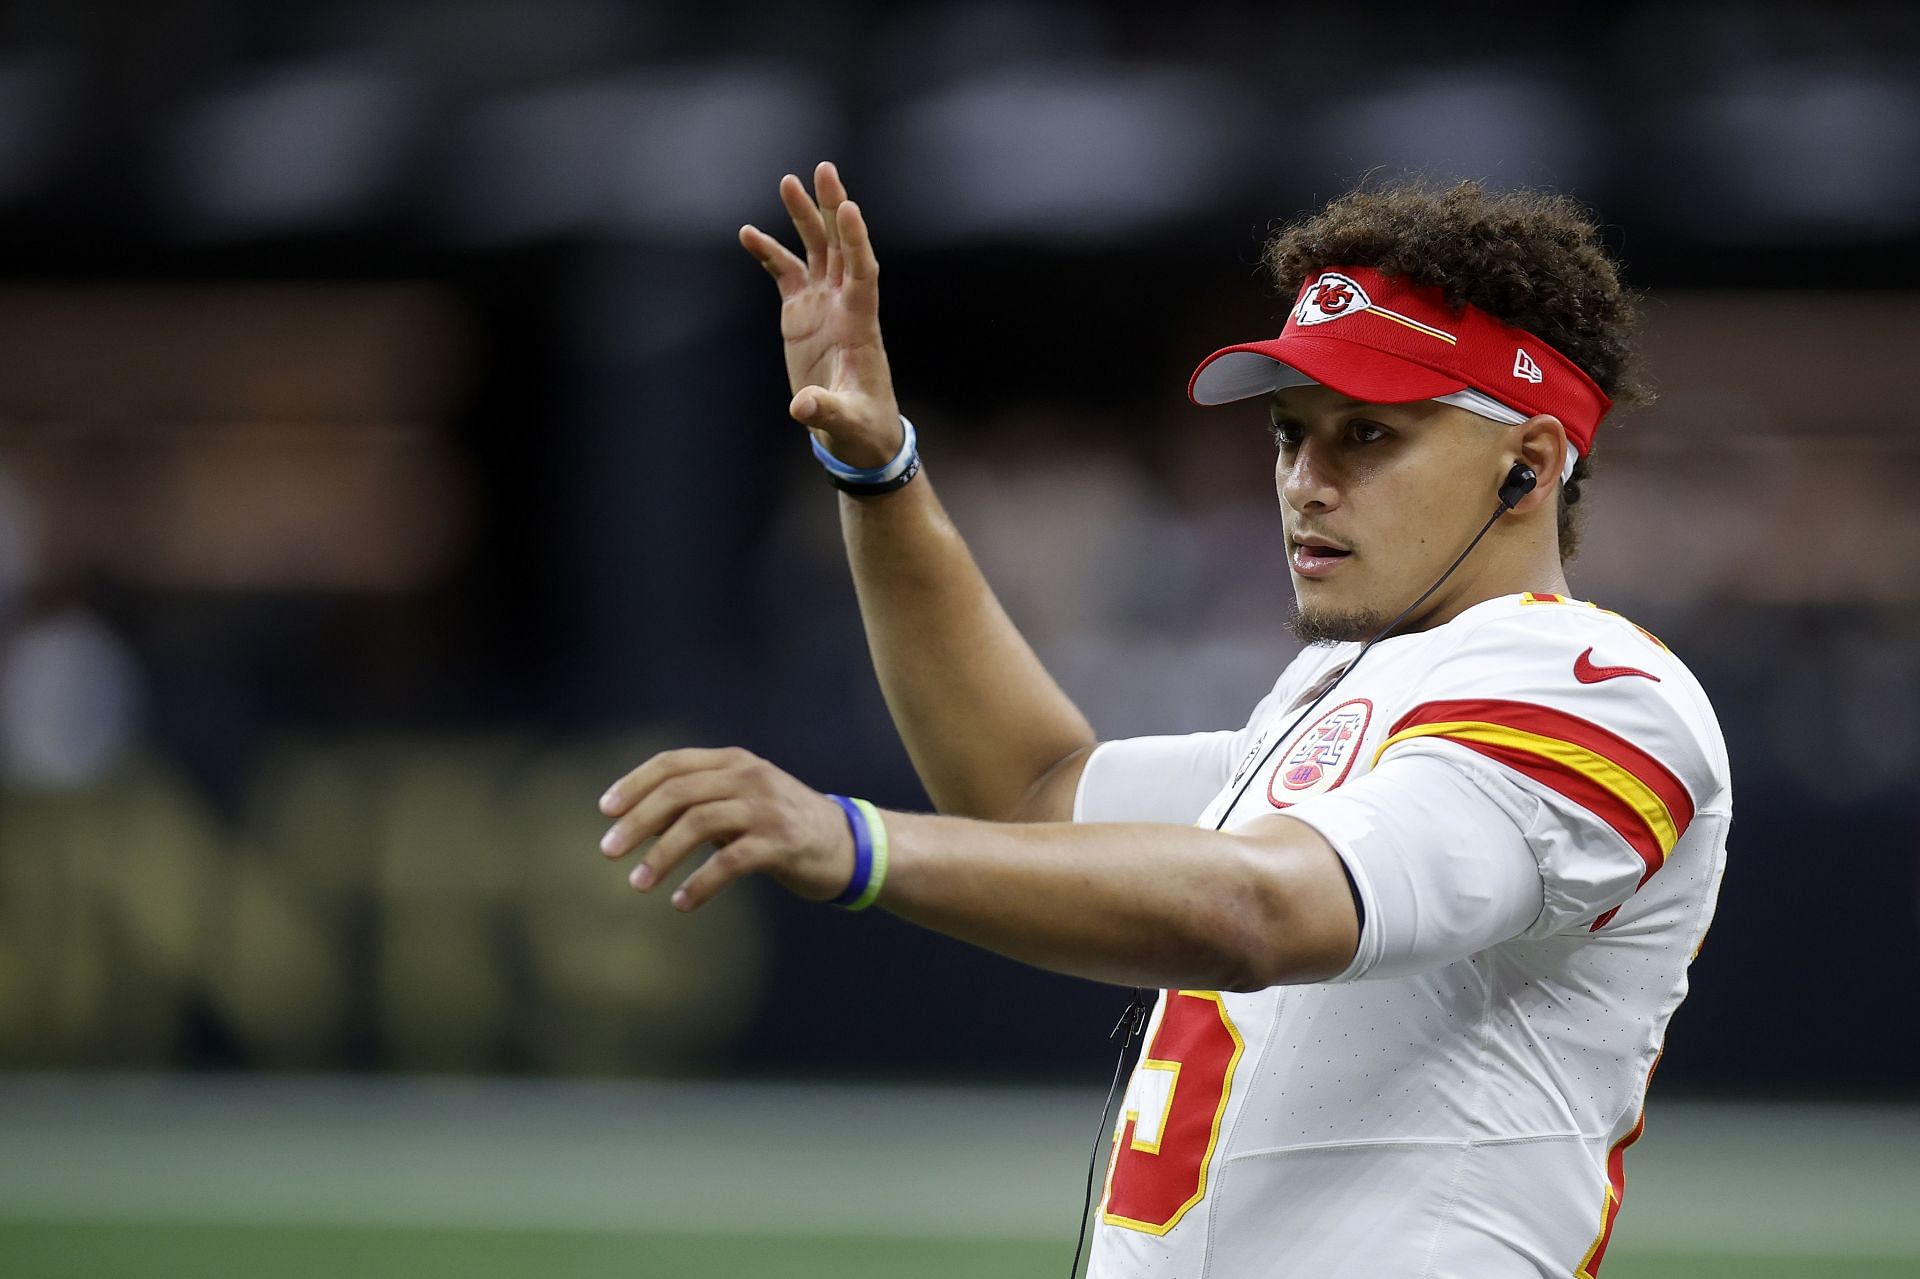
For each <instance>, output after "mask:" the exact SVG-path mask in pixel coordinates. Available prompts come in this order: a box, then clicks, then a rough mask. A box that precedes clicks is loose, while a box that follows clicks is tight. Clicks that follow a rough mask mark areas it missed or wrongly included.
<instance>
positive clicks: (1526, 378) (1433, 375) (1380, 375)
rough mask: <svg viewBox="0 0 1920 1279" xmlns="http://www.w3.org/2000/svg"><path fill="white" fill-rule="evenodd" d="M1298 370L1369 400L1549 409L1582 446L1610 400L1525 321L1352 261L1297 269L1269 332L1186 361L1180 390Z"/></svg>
mask: <svg viewBox="0 0 1920 1279" xmlns="http://www.w3.org/2000/svg"><path fill="white" fill-rule="evenodd" d="M1289 374H1298V375H1299V376H1289ZM1302 380H1311V381H1314V382H1318V383H1320V384H1321V385H1323V386H1329V387H1332V388H1333V389H1334V390H1336V391H1338V392H1340V394H1342V395H1346V396H1351V397H1352V398H1353V399H1356V400H1364V401H1366V402H1367V403H1370V404H1402V403H1406V402H1408V401H1411V400H1431V399H1436V398H1438V397H1440V396H1443V395H1450V394H1453V393H1455V392H1459V391H1469V390H1471V391H1478V392H1480V393H1481V394H1482V395H1485V396H1488V397H1490V398H1492V399H1494V400H1496V401H1498V402H1499V403H1500V404H1503V405H1505V406H1507V407H1508V408H1510V409H1513V410H1515V411H1516V412H1517V413H1519V414H1520V415H1521V416H1522V417H1523V418H1525V417H1532V416H1534V415H1535V414H1539V413H1551V414H1552V415H1553V416H1554V417H1557V418H1559V419H1560V424H1561V425H1562V426H1564V427H1566V428H1567V440H1568V442H1569V443H1570V444H1572V445H1573V447H1574V448H1575V449H1577V450H1578V451H1579V452H1581V453H1585V452H1587V450H1588V447H1589V446H1590V445H1591V444H1592V443H1593V433H1594V430H1595V428H1597V427H1598V426H1599V425H1600V419H1601V418H1602V417H1604V416H1605V415H1606V412H1607V410H1608V409H1609V408H1611V407H1613V401H1612V400H1610V399H1608V398H1607V395H1606V393H1605V392H1604V391H1602V390H1601V389H1600V388H1599V387H1598V386H1595V385H1594V382H1593V379H1592V378H1590V377H1588V376H1587V375H1586V374H1585V373H1582V372H1581V371H1580V370H1579V369H1578V368H1576V367H1575V366H1574V364H1573V361H1571V360H1569V359H1567V358H1566V357H1565V356H1564V355H1561V354H1560V353H1559V352H1558V351H1556V350H1554V349H1553V348H1552V347H1550V346H1548V345H1547V344H1546V343H1545V342H1542V341H1541V340H1540V339H1539V338H1537V337H1535V336H1534V335H1533V334H1531V333H1529V332H1527V331H1526V330H1525V329H1516V328H1512V327H1509V326H1508V325H1505V324H1502V323H1501V322H1500V321H1498V320H1496V319H1494V318H1493V317H1492V316H1491V315H1488V314H1487V313H1486V312H1485V311H1482V310H1480V309H1479V308H1478V307H1471V306H1469V307H1466V308H1464V309H1462V310H1458V311H1456V310H1454V309H1453V308H1452V307H1449V306H1448V305H1447V303H1446V299H1445V297H1444V296H1443V295H1442V293H1441V290H1440V289H1439V288H1437V287H1430V286H1422V285H1416V284H1414V283H1413V282H1412V281H1411V280H1409V279H1407V278H1406V277H1405V276H1395V275H1387V274H1385V273H1383V272H1380V271H1376V270H1374V269H1373V268H1371V267H1363V266H1343V267H1333V268H1329V269H1327V270H1324V271H1321V272H1319V273H1318V274H1316V275H1314V276H1313V277H1311V278H1310V279H1308V281H1307V282H1306V284H1305V285H1304V286H1302V287H1301V289H1300V298H1299V300H1298V301H1297V302H1295V303H1294V306H1293V310H1292V312H1290V313H1289V314H1288V316H1287V325H1286V327H1285V328H1283V329H1281V330H1280V336H1279V337H1277V338H1269V339H1268V340H1266V341H1264V342H1243V343H1241V344H1240V345H1239V346H1230V347H1227V348H1226V349H1224V350H1220V351H1215V352H1214V353H1213V354H1212V355H1209V356H1208V357H1207V358H1206V359H1204V360H1202V361H1201V362H1200V367H1199V368H1197V369H1195V370H1194V371H1193V380H1192V381H1191V382H1190V383H1188V384H1187V395H1188V396H1189V397H1190V398H1191V399H1192V400H1193V402H1194V403H1196V404H1225V403H1227V402H1228V401H1230V400H1244V399H1246V398H1248V397H1249V396H1254V395H1264V394H1266V393H1267V392H1269V391H1273V390H1277V389H1279V388H1281V387H1284V386H1295V385H1299V384H1300V383H1301V382H1302Z"/></svg>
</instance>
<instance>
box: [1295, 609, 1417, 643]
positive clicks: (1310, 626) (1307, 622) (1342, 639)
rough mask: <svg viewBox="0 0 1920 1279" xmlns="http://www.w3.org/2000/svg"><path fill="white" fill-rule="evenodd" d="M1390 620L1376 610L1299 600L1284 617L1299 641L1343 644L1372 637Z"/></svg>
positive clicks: (1386, 615) (1390, 619)
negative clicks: (1289, 613)
mask: <svg viewBox="0 0 1920 1279" xmlns="http://www.w3.org/2000/svg"><path fill="white" fill-rule="evenodd" d="M1392 620H1393V619H1392V618H1391V616H1389V615H1388V614H1386V613H1383V612H1381V611H1380V610H1379V609H1373V608H1334V607H1329V606H1327V605H1323V604H1307V603H1302V602H1299V601H1298V599H1297V597H1296V601H1295V603H1294V606H1293V613H1292V614H1291V615H1290V616H1289V617H1288V618H1287V629H1289V630H1291V631H1292V632H1293V637H1294V638H1295V639H1297V640H1299V641H1300V642H1301V643H1302V644H1346V643H1358V642H1360V641H1362V640H1369V639H1372V638H1373V637H1374V636H1375V635H1376V634H1378V633H1379V631H1380V628H1381V627H1383V626H1385V625H1386V624H1387V623H1388V622H1390V621H1392Z"/></svg>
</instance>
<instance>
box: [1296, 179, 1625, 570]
mask: <svg viewBox="0 0 1920 1279" xmlns="http://www.w3.org/2000/svg"><path fill="white" fill-rule="evenodd" d="M1264 256H1265V262H1266V267H1267V270H1268V272H1269V273H1270V274H1271V276H1272V277H1273V283H1274V287H1275V288H1276V289H1277V290H1278V291H1279V292H1280V294H1281V296H1282V297H1284V298H1286V299H1287V300H1289V301H1291V300H1292V299H1293V297H1294V296H1295V295H1296V294H1297V293H1299V291H1300V286H1301V285H1302V284H1304V283H1305V282H1306V279H1307V277H1308V276H1310V275H1312V274H1313V273H1314V272H1316V271H1319V270H1322V269H1324V268H1326V267H1333V266H1365V267H1372V268H1374V269H1375V270H1378V271H1385V272H1387V273H1388V274H1390V275H1403V276H1407V277H1409V278H1410V279H1412V280H1414V281H1416V282H1417V283H1419V284H1424V285H1431V286H1437V287H1439V288H1440V289H1441V290H1442V291H1443V292H1444V294H1445V296H1446V299H1447V302H1448V304H1449V305H1450V306H1454V307H1463V306H1467V305H1472V306H1477V307H1479V308H1480V309H1481V310H1482V311H1485V312H1487V313H1488V314H1489V315H1492V316H1494V317H1495V318H1496V319H1499V320H1501V321H1502V322H1504V323H1506V324H1510V325H1513V326H1514V327H1516V328H1522V329H1525V330H1527V331H1528V332H1529V333H1533V334H1535V335H1537V336H1538V337H1539V338H1541V339H1542V340H1543V341H1545V342H1547V343H1548V344H1549V345H1551V346H1552V347H1553V348H1554V349H1555V350H1557V351H1559V352H1560V353H1561V354H1562V355H1564V356H1566V357H1567V358H1568V359H1569V360H1572V361H1573V362H1574V363H1575V364H1577V365H1579V366H1580V368H1581V370H1582V371H1584V372H1585V373H1586V375H1587V376H1588V377H1590V378H1592V379H1593V380H1594V381H1595V382H1596V383H1598V384H1599V386H1600V389H1601V390H1603V391H1605V392H1606V393H1607V394H1608V396H1610V397H1611V398H1612V399H1613V402H1614V404H1615V405H1616V406H1617V407H1623V408H1624V407H1637V406H1640V405H1644V404H1648V403H1650V402H1651V401H1652V400H1653V386H1652V383H1651V382H1650V381H1649V380H1648V378H1647V375H1646V371H1645V369H1644V368H1643V366H1642V364H1641V361H1640V356H1639V354H1638V352H1637V351H1636V349H1635V346H1634V336H1635V328H1636V324H1637V320H1638V316H1637V314H1636V309H1635V300H1634V297H1633V295H1632V294H1631V293H1629V292H1628V291H1627V289H1626V288H1625V287H1623V286H1622V285H1621V283H1620V275H1619V267H1618V265H1617V264H1616V263H1615V262H1614V260H1613V259H1612V258H1611V257H1610V256H1608V254H1607V251H1606V249H1605V248H1603V247H1602V245H1601V243H1600V228H1599V227H1598V225H1596V224H1595V222H1594V221H1593V219H1592V217H1590V216H1589V215H1588V213H1587V211H1586V210H1585V209H1583V208H1581V207H1580V205H1579V204H1578V203H1576V202H1575V201H1574V200H1572V199H1571V198H1569V197H1567V196H1564V195H1552V194H1547V193H1544V192H1538V191H1513V192H1492V191H1488V190H1486V189H1485V188H1484V187H1482V186H1481V185H1480V184H1479V183H1477V182H1471V181H1468V182H1460V183H1457V184H1456V185H1454V186H1450V187H1444V188H1443V187H1439V186H1435V185H1432V184H1429V183H1427V182H1423V181H1404V182H1394V183H1390V184H1386V185H1380V186H1373V185H1368V184H1362V185H1361V186H1360V187H1358V188H1356V189H1354V190H1352V191H1349V192H1348V193H1347V194H1345V195H1343V196H1340V197H1339V198H1338V199H1335V200H1334V201H1332V202H1331V203H1329V204H1328V205H1327V206H1326V207H1325V208H1323V209H1321V210H1320V211H1319V212H1318V213H1315V214H1313V215H1312V216H1310V217H1307V218H1304V219H1302V220H1300V221H1297V222H1293V223H1290V224H1289V225H1287V226H1285V227H1282V228H1281V229H1280V230H1279V231H1278V232H1277V233H1276V234H1275V235H1274V236H1273V237H1272V238H1271V239H1270V240H1268V241H1267V246H1266V252H1265V255H1264ZM1595 443H1596V444H1597V443H1598V439H1597V438H1596V440H1595ZM1592 471H1593V459H1592V450H1591V449H1589V450H1588V452H1587V453H1585V454H1582V455H1581V457H1580V459H1579V461H1577V462H1576V463H1575V464H1574V468H1573V476H1572V478H1571V479H1569V480H1568V481H1567V483H1566V484H1565V485H1563V486H1562V487H1561V490H1560V506H1559V516H1558V525H1559V532H1560V558H1561V559H1562V560H1568V559H1572V558H1573V556H1574V553H1575V552H1576V551H1577V550H1578V549H1579V545H1580V529H1579V524H1578V521H1577V520H1576V518H1575V510H1574V507H1575V505H1576V504H1577V503H1578V502H1579V501H1580V496H1581V492H1580V489H1581V484H1582V483H1583V482H1584V481H1585V480H1586V479H1587V477H1588V476H1589V475H1591V474H1592Z"/></svg>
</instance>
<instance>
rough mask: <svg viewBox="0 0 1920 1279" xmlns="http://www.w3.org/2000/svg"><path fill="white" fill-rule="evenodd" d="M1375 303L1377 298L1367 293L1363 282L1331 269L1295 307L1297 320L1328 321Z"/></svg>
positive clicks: (1311, 285) (1295, 320)
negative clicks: (1361, 285)
mask: <svg viewBox="0 0 1920 1279" xmlns="http://www.w3.org/2000/svg"><path fill="white" fill-rule="evenodd" d="M1372 306H1373V299H1372V298H1370V297H1368V296H1367V291H1366V290H1365V289H1363V288H1361V287H1360V283H1359V281H1357V280H1351V279H1348V278H1347V277H1346V276H1344V275H1341V274H1340V273H1339V272H1338V271H1327V272H1325V273H1324V274H1322V275H1321V277H1320V278H1319V279H1318V280H1315V281H1314V282H1313V283H1312V284H1310V285H1308V286H1307V289H1306V291H1305V292H1304V293H1302V294H1301V295H1300V304H1299V305H1298V306H1296V307H1294V308H1293V322H1294V323H1295V324H1299V325H1309V324H1325V323H1326V322H1327V321H1329V320H1341V319H1345V318H1346V317H1347V316H1349V315H1358V314H1359V313H1360V312H1362V311H1365V310H1367V309H1369V308H1370V307H1372Z"/></svg>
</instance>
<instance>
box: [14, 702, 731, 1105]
mask: <svg viewBox="0 0 1920 1279" xmlns="http://www.w3.org/2000/svg"><path fill="white" fill-rule="evenodd" d="M653 749H655V747H654V746H653V745H651V744H647V743H638V742H631V741H629V742H620V743H603V744H599V745H591V746H574V747H570V748H561V747H556V746H553V745H550V744H546V743H537V742H532V741H526V740H515V739H511V738H506V737H502V738H500V739H497V740H433V739H418V738H414V739H392V740H378V741H351V742H337V743H317V742H305V743H289V744H288V745H286V746H285V747H283V748H282V749H280V750H279V751H277V752H276V753H274V755H273V756H272V757H271V758H269V759H267V760H265V761H263V766H262V767H261V768H260V769H259V770H258V773H257V781H256V783H255V785H254V787H253V789H252V791H251V793H250V795H249V796H248V812H247V814H246V815H245V816H244V817H243V818H242V819H240V820H238V821H224V820H222V819H221V818H220V817H219V816H218V815H216V814H215V813H213V812H212V811H210V810H209V808H208V807H207V805H206V804H205V803H204V802H203V801H202V800H201V799H200V798H199V797H198V796H197V795H196V793H195V792H194V791H193V790H192V788H191V787H190V786H189V785H188V784H187V783H186V782H185V781H184V780H183V779H182V778H180V777H179V776H177V775H175V774H173V773H171V772H169V771H168V770H167V769H166V768H165V767H164V766H162V765H161V764H159V763H157V762H155V761H152V760H147V761H144V762H142V763H139V764H137V765H135V766H132V767H130V768H128V769H126V770H125V771H124V772H123V773H121V774H120V775H118V776H115V777H113V778H112V779H111V780H109V781H108V782H106V783H103V784H102V785H99V786H97V787H93V788H90V789H87V790H80V791H74V790H58V791H56V790H48V791H42V792H20V791H13V792H8V793H0V1066H6V1067H11V1068H29V1069H39V1068H62V1067H82V1066H84V1067H122V1066H126V1067H145V1068H151V1067H166V1066H171V1065H178V1064H181V1063H182V1062H183V1061H184V1060H187V1059H189V1058H190V1057H191V1056H192V1055H193V1053H192V1050H191V1047H190V1045H189V1042H188V1039H189V1036H190V1035H200V1036H206V1035H208V1034H212V1035H215V1036H218V1037H220V1038H221V1039H223V1040H225V1041H227V1043H228V1045H229V1050H230V1051H231V1052H232V1053H233V1054H234V1055H235V1056H236V1057H237V1058H238V1060H240V1061H242V1062H244V1063H246V1064H249V1065H258V1066H265V1067H286V1068H300V1069H313V1068H325V1067H335V1066H341V1065H359V1064H375V1065H381V1066H390V1067H395V1068H400V1069H410V1070H443V1071H473V1070H491V1069H507V1070H528V1071H535V1072H560V1073H607V1072H624V1071H648V1072H659V1071H671V1070H675V1069H681V1068H689V1067H693V1066H696V1065H699V1064H701V1063H702V1062H704V1061H706V1060H708V1059H710V1058H711V1057H712V1055H713V1054H714V1053H716V1052H717V1051H719V1050H721V1049H724V1048H725V1047H726V1046H727V1044H728V1043H729V1042H730V1041H731V1040H732V1038H733V1037H734V1036H735V1035H736V1034H737V1033H738V1031H739V1029H740V1027H741V1026H742V1025H744V1023H745V1022H746V1020H747V1018H748V1017H749V1016H750V1015H751V1014H752V1012H753V1010H754V1000H755V995H756V991H757V990H758V987H759V984H760V972H761V967H762V963H763V953H762V946H761V942H760V932H759V929H758V927H757V926H756V922H755V913H756V912H755V909H754V897H755V894H754V892H753V891H751V889H749V891H743V892H736V893H731V894H728V895H726V896H725V897H723V898H721V899H720V900H718V901H716V902H715V903H713V904H712V905H710V906H709V907H708V908H706V909H704V910H702V911H701V912H700V915H699V916H698V918H697V919H689V918H687V917H684V916H681V915H679V914H678V913H677V912H675V911H673V910H672V909H671V908H670V907H669V906H668V904H667V902H666V900H665V895H664V894H661V893H655V894H653V895H651V896H649V897H646V898H642V897H640V896H639V895H638V894H636V893H634V892H633V891H632V890H631V889H629V888H628V887H627V885H626V880H625V872H624V868H623V867H620V866H610V865H608V864H607V863H606V862H605V861H604V860H603V859H602V858H601V857H600V855H599V854H598V852H597V850H596V847H595V845H596V842H597V841H598V839H599V836H600V833H601V832H602V830H604V828H605V822H604V820H603V819H601V818H600V816H599V814H598V813H597V812H596V811H595V807H594V804H595V800H596V798H597V796H598V795H599V794H600V791H601V790H602V789H604V788H605V785H606V783H607V781H608V780H609V779H610V778H612V777H615V776H618V775H619V774H620V772H622V771H624V770H625V769H626V768H628V767H630V766H631V765H632V763H633V762H634V761H635V760H638V759H642V758H645V756H646V755H647V754H649V753H651V751H652V750H653Z"/></svg>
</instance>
